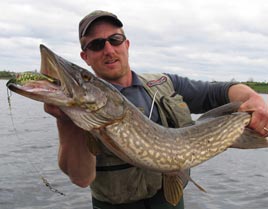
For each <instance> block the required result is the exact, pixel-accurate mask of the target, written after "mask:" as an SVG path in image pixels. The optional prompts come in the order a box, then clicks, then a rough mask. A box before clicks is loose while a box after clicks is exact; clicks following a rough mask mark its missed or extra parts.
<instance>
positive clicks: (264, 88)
mask: <svg viewBox="0 0 268 209" xmlns="http://www.w3.org/2000/svg"><path fill="white" fill-rule="evenodd" d="M242 83H243V84H246V85H248V86H249V87H251V88H252V89H254V90H255V91H257V92H258V93H262V94H268V83H265V82H242Z"/></svg>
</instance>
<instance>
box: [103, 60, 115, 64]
mask: <svg viewBox="0 0 268 209" xmlns="http://www.w3.org/2000/svg"><path fill="white" fill-rule="evenodd" d="M117 61H118V59H110V60H106V61H105V62H104V63H105V64H113V63H115V62H117Z"/></svg>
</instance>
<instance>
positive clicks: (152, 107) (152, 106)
mask: <svg viewBox="0 0 268 209" xmlns="http://www.w3.org/2000/svg"><path fill="white" fill-rule="evenodd" d="M157 92H158V90H156V92H155V93H154V97H153V101H152V105H151V110H150V114H149V119H150V120H151V117H152V113H153V109H154V103H155V97H156V94H157Z"/></svg>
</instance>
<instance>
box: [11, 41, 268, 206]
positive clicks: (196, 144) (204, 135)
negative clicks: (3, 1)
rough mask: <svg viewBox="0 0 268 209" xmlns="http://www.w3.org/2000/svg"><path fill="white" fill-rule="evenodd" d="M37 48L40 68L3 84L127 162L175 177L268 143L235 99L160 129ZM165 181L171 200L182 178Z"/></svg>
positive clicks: (86, 75)
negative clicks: (49, 107) (58, 113)
mask: <svg viewBox="0 0 268 209" xmlns="http://www.w3.org/2000/svg"><path fill="white" fill-rule="evenodd" d="M40 51H41V70H40V72H41V73H33V72H28V73H21V74H18V75H17V77H16V78H14V79H11V80H10V81H9V82H8V83H7V86H8V88H9V89H10V90H12V91H14V92H16V93H18V94H21V95H23V96H26V97H29V98H31V99H34V100H37V101H41V102H45V103H49V104H53V105H56V106H58V107H59V108H60V109H61V110H62V111H63V112H64V113H66V114H67V115H68V116H69V117H70V118H71V120H72V121H73V122H74V123H75V124H76V125H77V126H79V127H81V128H83V129H84V130H87V131H89V132H90V133H91V134H92V135H94V136H95V137H97V138H98V139H99V140H101V142H102V143H103V144H104V145H105V146H106V147H107V148H108V149H109V150H110V151H112V152H113V153H114V154H115V155H117V156H118V157H119V158H121V159H122V160H124V161H126V162H128V163H130V164H133V165H135V166H138V167H142V168H147V169H151V170H155V171H159V172H161V173H165V174H170V175H168V176H174V173H177V172H179V171H183V170H185V169H188V168H191V167H193V166H196V165H198V164H200V163H202V162H204V161H206V160H208V159H210V158H212V157H214V156H216V155H218V154H219V153H221V152H223V151H225V150H226V149H227V148H229V147H237V148H261V147H267V146H268V142H267V141H268V140H267V138H262V137H260V136H259V135H258V134H256V133H254V132H252V131H249V129H247V128H246V126H247V125H248V124H249V122H250V118H251V116H250V114H248V113H242V112H237V109H238V108H239V105H237V104H229V105H227V106H224V107H220V108H216V109H215V110H213V111H212V112H208V113H207V114H205V115H204V116H203V117H202V120H199V122H198V123H197V124H196V125H193V126H190V127H185V128H178V129H173V128H165V127H162V126H160V125H158V124H156V123H154V122H152V121H151V120H149V119H148V118H147V117H146V116H145V115H143V114H142V113H141V112H140V111H139V110H138V109H137V108H136V107H135V106H134V105H132V104H131V103H130V102H129V101H128V100H127V99H126V98H125V97H124V96H123V95H122V94H121V93H120V92H119V91H117V90H116V89H115V88H114V87H113V86H112V85H111V84H109V83H107V82H105V81H104V80H102V79H100V78H97V77H96V76H95V75H93V74H92V73H91V72H89V71H87V70H85V69H83V68H81V67H79V66H77V65H75V64H73V63H70V62H69V61H67V60H65V59H63V58H62V57H60V56H58V55H56V54H55V53H53V52H52V51H51V50H49V49H48V48H47V47H45V46H44V45H41V46H40ZM171 179H172V178H171ZM174 179H175V178H174ZM164 182H165V181H164ZM167 182H169V183H166V185H164V187H165V195H166V198H167V200H168V201H170V202H172V204H176V202H178V201H179V199H180V195H181V193H182V187H181V181H177V182H178V184H179V185H180V186H178V187H179V189H178V190H176V188H175V190H173V189H174V187H177V184H175V185H176V186H173V188H172V185H171V183H173V182H174V181H173V180H171V182H170V181H167ZM174 193H175V194H174Z"/></svg>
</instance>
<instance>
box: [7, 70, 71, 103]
mask: <svg viewBox="0 0 268 209" xmlns="http://www.w3.org/2000/svg"><path fill="white" fill-rule="evenodd" d="M27 73H28V74H30V73H33V72H27ZM21 75H23V73H21V74H18V75H17V78H12V79H10V80H9V81H8V82H7V84H6V86H7V87H8V88H9V89H10V90H11V91H14V92H16V93H17V94H20V95H22V96H25V97H28V98H31V99H33V100H36V101H40V102H44V103H48V104H53V105H56V106H71V104H73V100H72V99H71V98H69V97H67V96H66V95H65V94H64V93H63V91H62V90H61V88H60V86H59V85H57V84H54V83H52V82H51V81H49V80H45V79H42V80H38V79H35V80H24V81H23V82H20V79H19V76H21Z"/></svg>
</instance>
